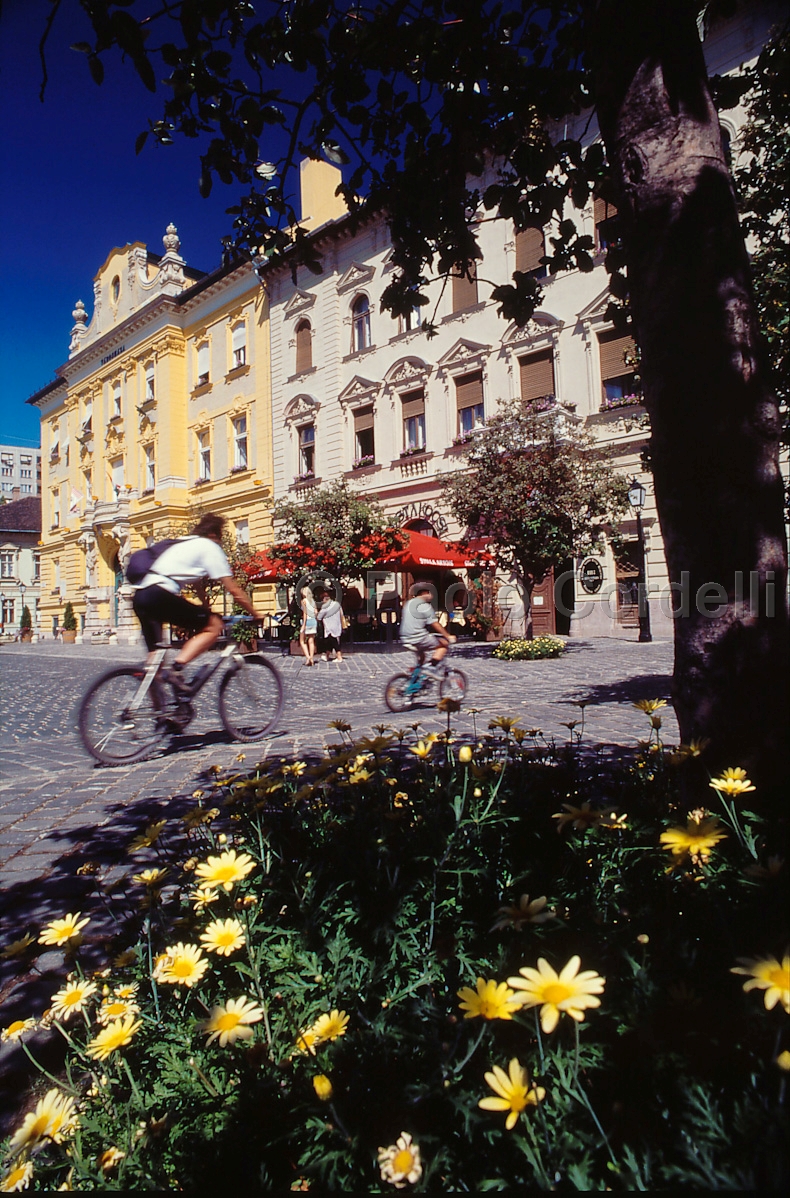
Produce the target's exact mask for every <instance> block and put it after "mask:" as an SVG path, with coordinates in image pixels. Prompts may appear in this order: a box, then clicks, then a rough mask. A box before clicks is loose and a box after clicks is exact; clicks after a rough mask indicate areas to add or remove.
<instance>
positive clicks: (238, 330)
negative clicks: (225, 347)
mask: <svg viewBox="0 0 790 1198" xmlns="http://www.w3.org/2000/svg"><path fill="white" fill-rule="evenodd" d="M232 340H233V350H234V352H235V351H236V350H237V349H244V347H245V346H246V344H247V326H246V324H237V325H236V327H235V328H234V330H233V334H232Z"/></svg>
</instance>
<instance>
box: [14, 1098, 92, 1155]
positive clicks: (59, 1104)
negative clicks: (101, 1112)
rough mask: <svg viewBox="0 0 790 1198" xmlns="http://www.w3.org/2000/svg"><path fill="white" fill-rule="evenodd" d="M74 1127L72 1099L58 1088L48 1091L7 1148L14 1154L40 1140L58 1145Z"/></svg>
mask: <svg viewBox="0 0 790 1198" xmlns="http://www.w3.org/2000/svg"><path fill="white" fill-rule="evenodd" d="M76 1126H77V1108H76V1105H75V1103H74V1099H73V1098H69V1097H68V1096H67V1095H66V1094H64V1093H63V1092H62V1091H61V1090H48V1091H47V1093H46V1094H45V1095H44V1097H43V1098H40V1099H39V1101H38V1102H37V1103H36V1106H35V1109H34V1110H32V1111H30V1112H29V1113H28V1114H27V1115H25V1118H24V1119H23V1121H22V1126H21V1127H20V1128H19V1129H18V1130H17V1131H16V1132H15V1133H14V1135H13V1137H12V1139H11V1143H10V1144H9V1145H8V1151H9V1153H10V1154H11V1156H17V1155H18V1154H19V1153H20V1152H21V1151H22V1150H23V1149H24V1148H32V1147H33V1146H34V1145H35V1144H38V1143H39V1141H41V1140H45V1139H47V1140H54V1142H55V1143H56V1144H60V1143H61V1142H62V1141H63V1140H64V1139H65V1138H66V1136H68V1135H71V1133H72V1132H73V1131H74V1129H75V1127H76Z"/></svg>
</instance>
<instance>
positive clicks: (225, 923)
mask: <svg viewBox="0 0 790 1198" xmlns="http://www.w3.org/2000/svg"><path fill="white" fill-rule="evenodd" d="M200 939H201V940H202V941H203V947H204V948H205V949H206V950H207V951H208V952H210V953H216V954H217V956H218V957H229V956H230V954H231V953H235V952H236V950H237V949H239V948H242V947H243V946H244V945H245V944H246V943H247V937H246V936H245V934H244V928H243V927H242V926H241V924H240V923H239V921H238V919H215V920H214V921H213V922H212V923H210V924H209V925H208V927H207V928H206V930H205V932H202V933H201V936H200Z"/></svg>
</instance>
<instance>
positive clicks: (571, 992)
mask: <svg viewBox="0 0 790 1198" xmlns="http://www.w3.org/2000/svg"><path fill="white" fill-rule="evenodd" d="M580 965H581V959H580V958H579V957H571V959H570V961H569V962H568V963H567V965H566V966H565V967H564V968H563V970H562V972H561V973H556V972H555V971H554V970H553V969H552V967H551V966H550V965H549V963H548V961H547V960H546V959H545V958H544V957H540V958H539V959H538V968H537V969H532V968H531V967H530V966H528V965H524V966H523V967H522V968H521V969H520V970H519V974H520V976H519V977H514V978H508V980H507V981H508V985H509V986H512V987H513V989H514V990H523V991H524V998H523V999H522V1003H523V1005H524V1006H525V1007H540V1026H541V1027H542V1028H543V1030H544V1032H546V1033H547V1034H548V1033H549V1032H553V1031H554V1029H555V1027H556V1026H557V1024H558V1022H559V1018H560V1015H562V1014H567V1015H570V1017H571V1019H575V1020H576V1022H577V1023H581V1022H582V1021H583V1020H584V1012H585V1010H587V1008H588V1007H600V1005H601V1000H600V998H596V995H598V994H602V993H603V988H604V985H605V984H606V983H605V978H602V977H600V976H599V975H598V974H597V973H596V972H595V971H594V970H593V969H585V970H584V972H583V973H579V966H580Z"/></svg>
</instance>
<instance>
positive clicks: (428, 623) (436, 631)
mask: <svg viewBox="0 0 790 1198" xmlns="http://www.w3.org/2000/svg"><path fill="white" fill-rule="evenodd" d="M432 598H433V587H432V586H431V584H430V583H429V582H415V583H414V585H413V586H412V587H411V588H410V590H409V599H408V602H407V603H406V604H405V605H404V608H403V614H402V615H401V620H400V630H399V636H400V639H401V642H402V644H404V645H406V647H407V648H408V649H413V650H414V651H415V653H416V654H417V658H418V661H419V662H420V663H422V662H423V661H425V658H426V656H427V655H428V654H429V653H430V654H431V658H430V661H429V662H428V664H427V667H426V668H427V670H428V671H430V672H431V673H439V670H440V666H441V663H442V660H443V658H444V656H445V654H446V653H447V650H448V648H449V646H450V645H451V644H452V643H453V642H454V641H455V637H454V636H452V635H451V634H450V633H449V632H447V630H446V629H445V628H443V627H442V625H441V624H440V623H439V619H438V617H437V615H436V612H435V610H434V608H433V605H432V603H431V600H432Z"/></svg>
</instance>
